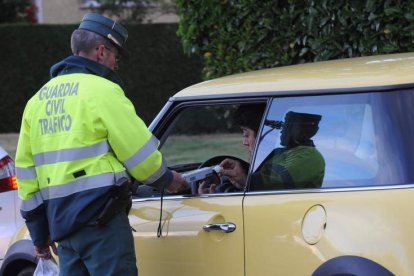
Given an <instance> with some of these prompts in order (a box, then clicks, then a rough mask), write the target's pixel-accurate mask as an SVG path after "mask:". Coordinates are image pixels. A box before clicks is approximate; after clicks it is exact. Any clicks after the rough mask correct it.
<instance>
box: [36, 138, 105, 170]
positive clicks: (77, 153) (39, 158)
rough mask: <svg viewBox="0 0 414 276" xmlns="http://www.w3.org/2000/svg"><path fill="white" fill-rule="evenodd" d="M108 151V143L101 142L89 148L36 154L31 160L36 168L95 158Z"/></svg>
mask: <svg viewBox="0 0 414 276" xmlns="http://www.w3.org/2000/svg"><path fill="white" fill-rule="evenodd" d="M109 151H110V147H109V144H108V141H106V140H103V141H101V142H99V143H97V144H94V145H91V146H86V147H81V148H70V149H62V150H56V151H49V152H42V153H38V154H35V155H33V158H34V159H35V164H36V167H38V166H41V165H46V164H54V163H58V162H67V161H75V160H81V159H86V158H91V157H96V156H98V155H102V154H105V153H108V152H109Z"/></svg>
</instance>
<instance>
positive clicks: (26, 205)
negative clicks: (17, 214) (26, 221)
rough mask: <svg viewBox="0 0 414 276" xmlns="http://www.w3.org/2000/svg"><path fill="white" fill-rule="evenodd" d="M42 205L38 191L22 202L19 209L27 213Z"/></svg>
mask: <svg viewBox="0 0 414 276" xmlns="http://www.w3.org/2000/svg"><path fill="white" fill-rule="evenodd" d="M42 203H43V199H42V195H41V194H40V191H39V192H37V193H34V194H33V196H32V197H31V198H29V199H27V200H22V206H21V207H20V209H21V210H22V211H25V212H28V211H31V210H34V209H36V208H37V207H39V206H40V205H41V204H42Z"/></svg>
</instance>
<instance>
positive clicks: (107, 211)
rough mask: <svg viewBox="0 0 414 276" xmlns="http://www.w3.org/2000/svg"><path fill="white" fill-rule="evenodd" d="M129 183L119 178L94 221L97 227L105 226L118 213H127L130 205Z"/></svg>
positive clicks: (127, 180)
mask: <svg viewBox="0 0 414 276" xmlns="http://www.w3.org/2000/svg"><path fill="white" fill-rule="evenodd" d="M131 196H132V193H131V182H130V180H129V179H128V178H126V177H122V178H120V179H119V180H118V181H117V182H116V184H115V186H114V187H113V188H112V189H111V197H110V198H109V200H108V202H107V203H106V204H105V207H104V208H103V210H102V212H101V213H100V214H99V216H98V218H97V219H96V223H97V224H98V225H99V226H105V225H106V224H107V223H108V222H109V221H110V220H111V219H112V218H114V217H115V216H116V215H117V214H118V213H120V212H128V211H129V209H130V208H131V204H132V197H131Z"/></svg>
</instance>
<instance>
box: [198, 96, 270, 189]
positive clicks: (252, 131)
mask: <svg viewBox="0 0 414 276" xmlns="http://www.w3.org/2000/svg"><path fill="white" fill-rule="evenodd" d="M264 108H265V105H264V104H248V105H241V106H239V108H238V109H237V110H236V113H235V115H234V121H235V124H236V125H239V126H240V129H241V130H242V133H243V139H242V143H243V145H245V146H246V147H247V151H248V155H249V162H250V161H251V157H252V154H253V150H254V146H255V144H256V134H257V131H258V130H259V126H260V122H261V121H262V116H263V112H264ZM248 165H249V164H248V163H243V162H240V161H239V160H235V159H230V158H227V159H225V160H223V161H222V162H221V163H220V167H222V168H223V169H222V170H221V172H220V174H221V175H222V176H227V177H228V179H229V181H230V184H228V183H224V184H222V185H219V186H217V185H216V184H213V183H212V182H210V181H208V180H207V181H203V182H201V183H200V185H199V187H198V193H199V194H205V193H217V192H235V191H243V190H244V187H245V183H246V176H247V171H248V170H249V166H248Z"/></svg>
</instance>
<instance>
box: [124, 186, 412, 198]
mask: <svg viewBox="0 0 414 276" xmlns="http://www.w3.org/2000/svg"><path fill="white" fill-rule="evenodd" d="M396 189H414V184H400V185H387V186H372V187H366V186H365V187H351V188H344V187H342V188H319V189H297V190H272V191H253V192H246V193H244V192H237V193H216V194H203V195H196V196H193V195H174V196H168V195H164V200H182V199H192V198H194V199H200V198H209V197H229V196H231V197H234V196H252V195H273V194H305V193H306V194H311V193H335V192H354V191H358V192H364V191H372V190H374V191H378V190H396ZM158 200H161V197H160V196H157V197H143V198H139V197H137V198H133V199H132V201H133V202H145V201H158Z"/></svg>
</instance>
